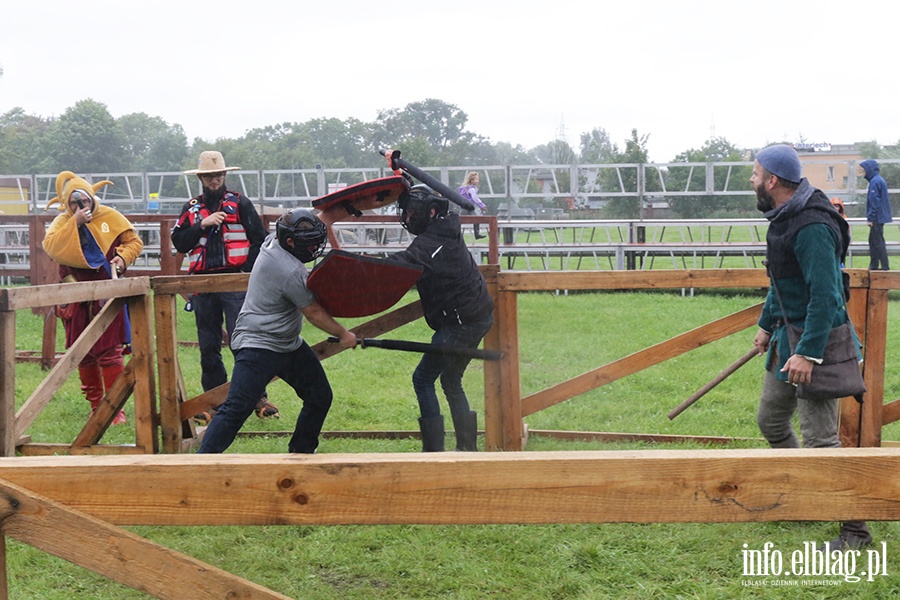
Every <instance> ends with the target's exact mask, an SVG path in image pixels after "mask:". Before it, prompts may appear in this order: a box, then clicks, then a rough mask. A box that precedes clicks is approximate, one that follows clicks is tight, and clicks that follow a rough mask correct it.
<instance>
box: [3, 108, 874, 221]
mask: <svg viewBox="0 0 900 600" xmlns="http://www.w3.org/2000/svg"><path fill="white" fill-rule="evenodd" d="M467 124H468V115H467V114H466V113H465V111H463V110H461V109H460V108H459V107H458V106H456V105H454V104H449V103H447V102H444V101H442V100H438V99H434V98H426V99H424V100H421V101H417V102H411V103H409V104H407V105H406V106H405V107H403V108H391V109H385V110H380V111H378V113H377V116H376V119H375V120H374V121H373V122H363V121H360V120H358V119H355V118H348V119H343V120H341V119H336V118H324V117H323V118H316V119H310V120H308V121H305V122H293V123H291V122H285V123H280V124H277V125H269V126H266V127H261V128H256V129H250V130H248V131H247V132H246V133H245V134H244V135H243V136H241V137H239V138H219V139H216V140H204V139H201V138H195V139H193V140H192V141H188V139H187V135H186V134H185V132H184V129H183V127H182V126H181V125H179V124H170V123H168V122H166V121H165V120H164V119H162V118H160V117H157V116H151V115H148V114H146V113H132V114H127V115H124V116H121V117H119V118H115V117H113V116H112V115H111V114H110V112H109V110H108V108H107V107H106V105H105V104H103V103H101V102H98V101H96V100H93V99H90V98H88V99H84V100H80V101H78V102H76V103H75V104H74V105H73V106H71V107H69V108H68V109H66V110H65V112H63V113H62V114H61V115H59V116H58V117H56V116H54V117H41V116H35V115H29V114H27V113H26V111H25V110H24V109H23V108H21V107H16V108H14V109H12V110H10V111H8V112H6V113H5V114H3V115H2V116H0V174H9V175H12V174H28V173H57V172H59V171H62V170H71V171H75V172H76V173H122V172H166V171H182V170H186V169H190V168H194V167H195V166H196V157H197V156H198V155H199V153H200V152H201V151H203V150H207V149H216V150H220V151H221V152H222V153H223V154H224V155H225V156H226V158H227V160H228V163H229V164H234V165H240V166H241V167H242V168H244V169H253V170H256V169H267V170H268V169H304V168H306V169H309V168H314V167H315V166H316V165H322V166H324V167H326V168H359V167H376V168H377V167H380V166H383V165H384V159H383V158H382V157H381V156H379V155H378V150H379V149H380V148H384V147H394V148H401V149H402V150H403V153H404V155H405V156H407V157H410V159H411V160H413V161H414V162H415V163H416V164H417V165H419V166H422V167H438V166H460V165H465V166H472V167H477V166H479V165H504V164H523V165H525V164H527V165H530V164H535V165H540V164H555V165H560V164H573V163H582V164H617V163H646V162H649V160H648V156H649V155H648V150H647V141H648V138H649V135H648V134H640V133H639V132H638V131H637V130H632V132H631V136H630V137H629V138H628V139H626V140H624V142H623V144H622V145H621V146H620V145H619V144H617V143H614V142H613V141H612V140H611V139H610V136H609V134H608V133H607V132H606V130H605V129H603V128H602V127H595V128H594V129H592V130H591V131H588V132H584V133H582V134H581V135H580V137H579V144H578V147H577V148H573V147H572V146H571V145H570V144H569V143H568V142H567V141H565V140H560V139H554V140H550V141H548V142H547V143H545V144H541V145H538V146H536V147H534V148H524V147H522V146H521V145H516V146H513V145H512V144H509V143H507V142H492V141H491V140H490V139H488V138H486V137H484V136H482V135H479V134H478V133H476V132H473V131H470V130H469V129H468V127H467ZM870 146H871V147H870V148H867V151H868V152H869V154H871V157H873V158H878V157H880V156H881V157H887V155H888V154H889V152H888V150H887V149H885V148H882V147H880V146H878V145H877V144H876V143H874V142H873V143H871V145H870ZM743 160H747V156H746V154H745V153H744V152H743V151H742V150H741V149H739V148H738V147H737V146H735V145H734V144H732V143H731V142H729V141H728V140H726V139H724V138H713V139H710V140H708V141H707V142H706V143H705V144H704V145H703V146H702V147H701V148H698V149H687V150H684V151H683V152H681V153H679V154H678V155H677V156H675V157H674V158H673V160H672V162H707V161H716V162H727V161H743ZM663 175H664V177H666V185H667V187H668V188H669V189H680V190H685V189H686V188H685V186H687V189H688V190H692V189H693V187H692V186H694V185H697V184H695V183H694V182H693V181H689V180H688V179H685V180H684V181H680V180H679V178H680V177H685V178H686V177H688V175H687V174H686V173H682V172H681V171H679V170H678V169H669V170H668V171H667V172H666V173H664V174H663ZM721 176H724V175H719V174H716V177H717V178H718V177H721ZM734 176H735V175H734V174H732V178H733V177H734ZM739 176H740V177H744V178H745V179H749V170H748V171H747V173H745V174H744V173H742V174H740V175H739ZM610 183H611V186H612V183H613V182H610ZM629 183H630V182H626V185H628V184H629ZM617 185H618V183H616V186H617ZM645 185H646V186H647V189H648V190H653V189H654V186H655V185H659V184H658V183H657V182H654V181H647V182H645ZM612 187H615V186H612ZM697 191H698V192H702V191H703V190H701V189H697ZM638 202H639V200H638V199H636V198H623V199H618V200H616V201H614V202H612V203H611V204H610V205H609V206H608V207H607V209H606V210H605V212H606V213H607V215H606V216H608V217H610V218H619V217H629V216H632V215H634V214H636V211H639V210H640V207H639V206H637V203H638ZM747 204H748V203H747V201H746V197H728V196H716V197H708V196H685V197H678V198H673V199H672V201H671V206H672V209H673V211H674V212H675V213H676V214H677V215H678V216H683V217H691V218H693V217H697V216H707V217H708V216H711V212H712V213H714V214H720V213H724V214H734V211H739V212H743V211H744V210H746V209H748V208H749V209H750V210H752V207H747V206H746V205H747Z"/></svg>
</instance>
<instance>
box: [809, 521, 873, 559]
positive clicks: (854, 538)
mask: <svg viewBox="0 0 900 600" xmlns="http://www.w3.org/2000/svg"><path fill="white" fill-rule="evenodd" d="M871 544H872V535H871V534H870V533H869V528H868V527H866V523H865V521H845V522H844V523H841V534H840V535H839V536H838V537H837V539H834V540H832V541H831V542H829V543H828V544H827V545H828V549H829V550H838V551H840V552H846V551H847V550H858V549H859V548H865V547H866V546H870V545H871ZM825 546H826V544H822V545H821V546H819V550H820V551H822V552H824V551H825V549H826V548H825Z"/></svg>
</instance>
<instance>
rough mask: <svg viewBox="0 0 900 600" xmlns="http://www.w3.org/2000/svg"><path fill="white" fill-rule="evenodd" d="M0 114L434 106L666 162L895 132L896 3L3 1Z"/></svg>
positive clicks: (184, 122) (495, 134) (301, 113)
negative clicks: (598, 134) (93, 103)
mask: <svg viewBox="0 0 900 600" xmlns="http://www.w3.org/2000/svg"><path fill="white" fill-rule="evenodd" d="M0 20H2V23H3V31H2V34H0V66H2V68H3V70H4V74H3V76H2V78H0V113H5V112H7V111H8V110H10V109H12V108H14V107H17V106H18V107H22V108H23V109H24V110H25V112H26V113H28V114H33V115H38V116H43V117H48V116H58V115H60V114H62V113H63V112H64V111H65V110H66V109H67V108H69V107H71V106H72V105H73V104H74V103H75V102H77V101H78V100H82V99H85V98H92V99H94V100H97V101H99V102H102V103H104V104H105V105H106V106H107V107H108V108H109V111H110V112H111V113H112V115H113V116H114V117H120V116H122V115H125V114H129V113H134V112H143V113H147V114H148V115H151V116H159V117H162V118H163V119H165V120H166V121H167V122H169V123H177V124H180V125H181V126H182V127H184V129H185V132H186V133H187V135H188V138H189V140H191V139H193V138H194V137H201V138H204V139H206V140H210V141H212V140H215V139H216V138H219V137H239V136H241V135H243V134H244V132H246V131H247V130H248V129H252V128H255V127H262V126H266V125H274V124H277V123H281V122H303V121H306V120H309V119H312V118H319V117H335V118H339V119H346V118H348V117H355V118H357V119H359V120H361V121H373V120H375V118H376V114H377V111H378V110H379V109H388V108H403V107H404V106H406V104H408V103H410V102H415V101H419V100H424V99H425V98H438V99H440V100H443V101H445V102H448V103H450V104H454V105H456V106H457V107H459V108H460V109H461V110H463V111H465V112H466V113H467V114H468V116H469V121H468V129H469V130H470V131H473V132H475V133H477V134H480V135H483V136H486V137H488V138H489V139H490V140H491V141H492V142H509V143H511V144H514V145H516V144H521V145H522V146H525V147H526V148H530V147H533V146H535V145H538V144H543V143H546V142H549V141H551V140H553V139H555V138H557V137H560V136H562V137H564V138H565V139H566V140H567V141H568V142H569V143H570V144H572V145H573V146H574V147H576V149H577V146H578V142H579V136H580V134H581V133H583V132H587V131H590V130H591V129H593V128H595V127H602V128H603V129H605V130H606V131H607V132H608V133H609V134H610V137H611V138H612V141H613V142H614V143H616V144H618V145H619V147H620V148H622V147H623V146H624V141H625V139H626V138H627V137H629V135H630V132H631V130H632V129H633V128H636V129H637V130H638V132H639V133H640V134H641V135H643V134H649V136H650V137H649V144H648V147H649V149H650V159H651V160H652V161H657V162H664V161H668V160H671V159H673V158H674V157H675V155H676V154H678V153H679V152H681V151H683V150H686V149H688V148H699V147H700V146H702V145H703V143H704V141H706V140H707V139H709V138H710V137H711V135H715V136H717V137H725V138H727V139H728V140H729V141H731V142H732V143H734V144H736V145H738V146H740V147H748V148H754V147H760V146H764V145H765V144H766V143H768V142H774V141H783V140H786V141H791V142H797V141H801V140H803V141H806V142H811V143H830V144H842V143H851V142H857V141H872V140H875V141H877V142H879V143H881V144H894V143H897V142H898V141H900V116H898V114H897V113H898V107H900V93H898V92H900V90H898V86H900V77H897V75H896V74H895V73H894V63H895V62H896V61H897V58H896V57H897V54H896V47H897V46H896V37H897V31H896V30H897V27H898V25H900V3H897V2H896V1H888V0H877V1H876V2H870V3H866V4H864V5H854V4H853V3H849V2H846V1H840V2H839V1H833V0H758V1H748V2H733V1H731V0H714V1H707V0H681V1H672V0H669V1H666V2H663V1H656V0H653V1H651V0H627V1H626V0H621V1H619V0H600V1H594V2H591V1H590V0H551V1H545V2H536V1H531V0H520V1H519V2H506V1H504V2H499V1H493V0H478V1H471V0H455V1H454V2H436V1H429V0H422V1H420V2H393V3H392V2H378V1H376V0H327V1H325V2H311V1H302V2H287V1H285V0H277V1H271V0H255V1H253V2H237V1H233V0H218V1H215V0H214V1H205V2H196V1H193V0H180V1H177V2H176V1H173V0H154V1H152V2H127V1H122V0H110V1H107V0H81V1H77V2H72V1H66V2H62V1H55V0H54V1H40V0H30V1H27V0H7V1H4V2H3V5H2V8H0Z"/></svg>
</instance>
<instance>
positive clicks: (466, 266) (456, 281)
mask: <svg viewBox="0 0 900 600" xmlns="http://www.w3.org/2000/svg"><path fill="white" fill-rule="evenodd" d="M398 205H399V207H400V222H401V223H402V224H403V227H404V228H406V229H407V230H408V231H409V232H410V233H412V234H413V235H415V236H416V237H415V239H413V241H412V243H410V245H409V247H408V248H407V249H406V250H404V251H402V252H398V253H396V254H394V255H393V256H392V257H391V259H392V260H395V261H397V262H401V263H405V264H411V265H416V266H419V267H422V268H423V269H424V271H423V273H422V276H421V277H420V278H419V280H418V282H417V283H416V288H417V289H418V290H419V297H420V298H421V300H422V307H423V310H424V312H425V321H426V322H427V323H428V326H429V327H431V328H432V329H433V330H434V335H433V336H432V338H431V341H432V343H433V344H435V345H439V346H455V347H463V348H477V347H478V344H479V343H480V342H481V340H482V338H484V336H485V334H486V333H487V332H488V330H489V329H490V328H491V324H492V323H493V320H494V316H493V315H494V304H493V302H492V300H491V296H490V294H488V291H487V284H486V283H485V280H484V276H483V275H482V274H481V271H479V270H478V265H477V264H476V263H475V260H474V259H473V258H472V255H471V253H470V252H469V249H468V248H467V247H466V243H465V242H464V241H463V237H462V233H461V232H460V225H459V215H457V214H456V213H452V212H448V206H449V203H448V201H447V199H446V198H443V197H441V196H438V195H437V194H435V193H434V192H433V191H432V190H431V188H429V187H428V186H426V185H416V186H413V187H412V188H410V190H409V191H408V192H406V193H404V194H403V195H402V196H401V197H400V199H399V201H398ZM470 360H471V359H470V358H462V357H457V356H446V355H441V354H430V353H426V354H423V355H422V360H420V361H419V365H418V366H417V367H416V370H415V371H414V372H413V377H412V381H413V389H414V390H415V392H416V398H417V400H418V402H419V413H420V415H421V416H420V418H419V428H420V430H421V431H422V450H423V452H442V451H443V450H444V417H443V416H442V415H441V409H440V404H439V403H438V398H437V393H436V392H435V385H434V382H435V381H436V380H437V379H438V377H440V379H441V388H442V389H443V390H444V395H446V397H447V404H448V405H449V406H450V415H451V417H452V419H453V428H454V430H455V433H456V449H457V450H460V451H467V452H474V451H475V450H477V447H476V437H477V432H478V419H477V414H476V413H475V412H473V411H471V410H470V409H469V400H468V398H467V397H466V392H465V390H463V386H462V378H463V373H464V372H465V370H466V367H467V366H468V365H469V361H470Z"/></svg>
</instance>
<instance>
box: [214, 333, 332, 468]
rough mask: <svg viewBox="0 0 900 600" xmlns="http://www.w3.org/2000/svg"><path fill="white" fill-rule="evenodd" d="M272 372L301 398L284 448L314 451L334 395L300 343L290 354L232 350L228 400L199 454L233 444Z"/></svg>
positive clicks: (319, 365) (311, 354) (309, 351)
mask: <svg viewBox="0 0 900 600" xmlns="http://www.w3.org/2000/svg"><path fill="white" fill-rule="evenodd" d="M276 375H277V376H278V377H280V378H281V379H282V380H283V381H284V382H285V383H287V384H288V385H289V386H291V387H292V388H294V391H295V392H297V396H299V397H300V399H301V400H303V408H302V409H301V410H300V415H299V416H298V417H297V424H296V426H295V427H294V434H293V435H292V436H291V441H290V442H289V443H288V451H289V452H300V453H304V454H312V453H314V452H315V451H316V448H317V447H318V445H319V434H320V433H321V432H322V425H323V424H324V423H325V417H326V416H327V415H328V409H330V408H331V400H332V397H333V394H332V391H331V384H329V383H328V377H327V376H326V375H325V369H323V368H322V363H320V362H319V358H318V357H317V356H316V354H315V352H313V351H312V348H310V347H309V344H307V343H306V342H303V345H302V346H300V347H299V348H298V349H296V350H294V351H293V352H284V353H282V352H272V351H271V350H261V349H259V348H241V349H240V350H238V351H237V352H235V353H234V372H233V373H232V377H231V387H230V388H229V389H228V398H226V399H225V403H224V404H222V406H220V407H219V410H217V411H216V414H215V415H213V418H212V421H210V422H209V427H207V428H206V433H205V434H204V435H203V442H201V444H200V450H199V452H200V453H203V454H206V453H216V452H224V451H225V450H226V449H227V448H228V446H230V445H231V442H233V441H234V438H235V436H236V435H237V432H238V431H239V430H240V429H241V427H242V426H243V424H244V421H246V420H247V417H249V416H250V415H251V414H253V409H254V408H255V407H256V403H257V401H258V400H259V398H260V396H262V394H263V392H264V391H265V389H266V385H268V383H269V382H270V381H271V380H272V378H273V377H275V376H276Z"/></svg>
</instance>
